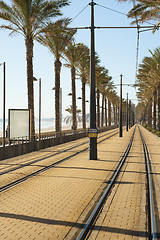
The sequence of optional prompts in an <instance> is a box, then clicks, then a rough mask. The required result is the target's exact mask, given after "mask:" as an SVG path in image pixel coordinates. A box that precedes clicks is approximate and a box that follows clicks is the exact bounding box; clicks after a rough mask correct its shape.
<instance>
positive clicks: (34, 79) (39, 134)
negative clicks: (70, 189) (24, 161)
mask: <svg viewBox="0 0 160 240" xmlns="http://www.w3.org/2000/svg"><path fill="white" fill-rule="evenodd" d="M33 81H38V80H37V78H35V77H33ZM38 121H39V128H38V130H39V131H38V136H39V141H40V139H41V78H39V119H38Z"/></svg>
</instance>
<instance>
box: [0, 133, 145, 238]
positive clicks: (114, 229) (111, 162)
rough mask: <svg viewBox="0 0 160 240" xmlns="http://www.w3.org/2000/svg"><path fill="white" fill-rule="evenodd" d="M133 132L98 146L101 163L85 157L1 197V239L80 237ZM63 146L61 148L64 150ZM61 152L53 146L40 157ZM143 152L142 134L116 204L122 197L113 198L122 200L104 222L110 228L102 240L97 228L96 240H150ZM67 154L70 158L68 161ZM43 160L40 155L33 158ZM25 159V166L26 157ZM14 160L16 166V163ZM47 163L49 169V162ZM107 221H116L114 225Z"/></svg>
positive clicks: (131, 158)
mask: <svg viewBox="0 0 160 240" xmlns="http://www.w3.org/2000/svg"><path fill="white" fill-rule="evenodd" d="M132 132H133V129H131V130H130V131H129V132H128V133H126V132H124V137H123V138H119V137H118V136H114V137H112V138H110V139H108V140H106V141H104V142H102V143H101V144H100V145H98V160H94V161H92V160H89V159H88V155H89V154H88V151H87V152H83V153H81V154H79V155H77V156H75V157H72V159H69V160H67V161H65V162H63V163H61V164H60V165H57V166H56V167H54V168H53V169H50V170H48V171H46V172H43V173H41V174H39V175H37V176H35V177H33V178H31V179H29V180H27V181H25V182H24V183H21V184H19V185H17V186H16V187H13V188H11V189H10V190H7V191H5V192H3V193H1V198H0V206H1V209H0V221H1V225H0V239H2V240H3V239H11V240H18V239H22V240H23V239H24V240H28V239H29V240H31V239H36V240H42V239H43V240H47V239H52V240H54V239H72V237H73V236H74V234H75V232H76V231H77V230H80V227H81V222H82V221H83V219H84V218H85V214H87V213H86V211H85V210H86V209H87V208H88V207H89V206H90V205H91V206H92V205H94V201H96V199H95V200H94V201H93V199H94V198H96V196H97V193H98V192H99V191H100V189H101V188H103V187H104V185H107V180H109V177H110V175H111V174H112V173H113V171H114V169H115V167H116V165H117V164H118V161H119V160H120V158H121V156H122V154H123V152H124V150H125V148H126V146H127V145H128V142H129V139H130V137H131V134H132ZM69 144H70V145H72V143H69ZM66 145H67V144H66ZM63 147H64V146H62V145H61V146H60V148H61V149H63ZM60 148H59V147H58V148H56V147H52V148H49V149H45V151H42V152H43V153H40V152H39V153H37V154H42V155H43V154H44V155H46V156H47V155H48V154H51V153H53V152H55V151H56V150H57V151H59V150H60ZM77 151H78V149H77ZM141 151H142V146H141V144H140V140H139V138H138V133H136V139H135V141H134V147H133V150H132V152H131V153H130V158H129V161H128V163H127V164H126V166H125V168H126V169H125V173H124V172H122V178H121V179H119V180H118V181H120V182H121V183H122V184H120V185H119V187H118V189H117V187H115V188H114V191H113V193H112V194H111V195H110V199H112V195H114V194H115V191H116V192H117V193H118V195H117V193H116V194H115V197H114V199H113V201H112V200H110V199H109V201H111V202H114V201H115V202H117V200H118V199H119V198H120V199H122V201H121V202H120V204H118V205H115V207H114V205H113V206H112V205H111V207H110V209H109V211H108V210H107V213H106V212H105V208H104V211H103V214H104V215H105V216H106V218H104V215H103V216H102V217H101V225H102V220H103V224H104V226H102V229H103V231H102V235H99V236H98V235H97V233H99V231H97V229H96V231H94V233H93V234H96V235H94V238H93V239H95V236H96V237H98V238H97V239H117V238H118V239H138V238H139V239H145V235H144V232H145V222H146V220H145V219H146V218H145V204H146V202H145V201H146V200H145V174H143V173H144V171H145V170H144V159H143V158H142V152H141ZM67 154H68V153H64V154H63V157H64V156H67ZM32 156H33V155H32V153H31V154H30V155H28V154H27V158H28V159H29V158H32ZM39 156H40V155H37V156H36V153H34V156H33V157H34V158H36V157H39ZM22 158H23V159H24V161H25V156H23V157H22ZM20 159H21V158H20V157H19V160H20ZM56 159H58V155H57V156H56V157H51V159H49V161H52V162H54V161H55V160H56ZM17 160H18V159H17ZM9 161H10V163H11V162H12V160H11V159H10V160H9ZM41 164H45V160H44V162H43V163H41ZM47 164H48V162H47ZM35 165H36V164H35ZM34 167H37V166H33V168H34ZM19 171H20V172H19V174H26V172H27V171H28V170H25V172H24V170H23V169H21V170H19ZM12 175H14V174H12ZM118 181H117V186H118ZM116 189H117V190H116ZM135 208H136V211H135ZM117 213H119V216H118V215H117ZM106 214H107V215H106ZM112 216H113V218H114V224H113V223H112V221H113V220H112V219H113V218H112V219H111V217H112ZM105 219H106V221H105ZM107 219H111V220H110V222H109V223H108V220H107ZM98 224H99V223H98ZM107 224H109V225H107ZM118 224H119V225H118ZM73 226H74V227H73ZM98 226H99V225H98ZM98 230H99V229H98ZM99 234H100V233H99ZM105 234H108V235H106V236H107V238H106V237H104V236H103V235H105Z"/></svg>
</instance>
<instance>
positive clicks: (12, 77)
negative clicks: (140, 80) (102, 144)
mask: <svg viewBox="0 0 160 240" xmlns="http://www.w3.org/2000/svg"><path fill="white" fill-rule="evenodd" d="M6 2H8V1H6ZM89 2H90V1H89V0H81V1H78V0H72V1H71V4H70V6H68V7H65V8H63V13H64V16H65V17H70V18H74V17H75V16H76V15H77V14H78V13H79V12H80V11H81V10H82V9H83V8H85V7H86V6H87V5H88V3H89ZM95 2H96V3H97V4H99V5H103V6H106V7H108V8H112V9H114V10H117V11H120V12H123V13H127V12H128V11H129V9H130V8H131V7H132V4H130V3H121V4H120V3H117V1H113V0H96V1H95ZM1 23H2V21H1ZM130 23H131V19H128V18H127V17H126V16H124V15H121V14H118V13H115V12H113V11H110V10H107V9H105V8H103V7H100V6H98V5H97V6H95V26H130ZM146 25H148V24H146ZM83 26H90V6H88V7H86V9H85V10H84V11H83V12H82V13H81V14H80V15H79V16H78V17H77V18H76V19H74V21H73V22H72V24H71V27H83ZM0 39H1V44H0V62H4V61H5V62H6V81H7V89H6V111H7V110H8V109H9V108H27V80H26V56H25V43H24V39H23V37H22V36H20V35H14V36H9V31H7V30H0ZM75 39H76V42H77V43H79V42H81V43H84V44H86V45H87V46H88V47H90V31H89V30H78V31H77V34H76V37H75ZM159 42H160V32H159V31H158V32H156V33H155V34H154V35H153V34H152V32H151V31H149V32H144V33H141V34H140V49H139V63H140V62H141V60H142V59H143V57H144V56H146V55H149V52H148V50H149V49H151V50H153V49H155V48H156V47H159ZM136 43H137V31H136V29H134V30H133V29H129V30H113V29H110V30H108V29H107V30H106V29H105V30H104V29H101V30H100V29H97V30H96V31H95V49H96V52H97V53H98V55H99V58H100V60H101V63H100V64H101V65H102V66H105V67H106V68H107V69H108V70H109V74H110V75H111V76H112V77H113V81H114V83H115V84H119V79H120V74H121V73H122V74H123V75H124V78H123V81H124V83H128V84H131V83H134V82H135V68H136ZM62 62H63V64H64V61H62ZM2 74H3V67H2V66H1V67H0V93H2V77H3V75H2ZM70 75H71V74H70V69H67V68H66V67H64V66H63V67H62V72H61V87H62V96H63V102H62V108H63V115H67V113H66V112H65V108H67V107H68V106H69V105H71V97H69V96H68V93H69V92H71V77H70ZM34 76H35V77H36V78H41V79H42V117H46V118H51V117H54V91H52V90H51V89H52V88H53V87H54V57H53V56H52V55H51V53H50V52H49V50H48V49H47V48H45V47H43V46H41V45H40V44H39V43H37V42H34ZM34 86H35V88H34V90H35V116H36V117H37V116H38V83H37V82H35V83H34ZM76 87H77V97H79V96H81V81H80V80H76ZM117 91H118V94H119V88H117ZM127 92H128V93H129V98H130V99H135V98H136V94H135V89H133V88H131V87H126V86H125V87H123V97H124V98H126V93H127ZM1 96H2V94H1ZM86 99H88V100H89V87H88V86H87V93H86ZM133 102H134V103H137V101H135V100H133ZM77 106H78V107H79V108H80V109H81V100H77ZM87 112H89V104H87ZM0 118H2V98H1V100H0Z"/></svg>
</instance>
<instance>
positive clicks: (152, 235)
mask: <svg viewBox="0 0 160 240" xmlns="http://www.w3.org/2000/svg"><path fill="white" fill-rule="evenodd" d="M139 132H140V136H141V140H142V144H143V150H144V156H145V161H146V172H147V190H148V206H149V207H148V223H149V226H148V228H149V239H153V240H157V239H160V233H158V231H159V230H158V228H159V226H158V221H157V219H156V215H157V213H156V207H155V203H154V193H153V188H154V187H153V184H154V181H153V178H152V169H151V160H150V157H149V151H148V148H147V144H146V142H145V140H144V137H143V135H142V132H141V130H140V128H139Z"/></svg>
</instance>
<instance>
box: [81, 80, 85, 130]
mask: <svg viewBox="0 0 160 240" xmlns="http://www.w3.org/2000/svg"><path fill="white" fill-rule="evenodd" d="M85 87H86V81H85V78H84V77H82V124H83V129H86V99H85V95H86V88H85Z"/></svg>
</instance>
